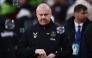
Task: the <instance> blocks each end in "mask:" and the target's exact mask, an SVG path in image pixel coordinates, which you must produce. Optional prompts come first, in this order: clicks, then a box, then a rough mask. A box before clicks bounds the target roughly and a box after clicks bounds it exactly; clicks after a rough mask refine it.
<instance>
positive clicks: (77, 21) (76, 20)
mask: <svg viewBox="0 0 92 58" xmlns="http://www.w3.org/2000/svg"><path fill="white" fill-rule="evenodd" d="M74 21H75V22H76V23H78V24H80V23H83V22H81V21H79V20H78V19H75V20H74Z"/></svg>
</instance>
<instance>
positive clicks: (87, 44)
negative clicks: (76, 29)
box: [81, 22, 92, 58]
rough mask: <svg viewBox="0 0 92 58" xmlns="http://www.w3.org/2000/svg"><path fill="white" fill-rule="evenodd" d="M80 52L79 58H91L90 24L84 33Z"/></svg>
mask: <svg viewBox="0 0 92 58" xmlns="http://www.w3.org/2000/svg"><path fill="white" fill-rule="evenodd" d="M81 52H82V54H81V58H92V22H91V23H90V24H89V25H88V27H87V28H86V30H85V32H84V35H83V38H82V49H81Z"/></svg>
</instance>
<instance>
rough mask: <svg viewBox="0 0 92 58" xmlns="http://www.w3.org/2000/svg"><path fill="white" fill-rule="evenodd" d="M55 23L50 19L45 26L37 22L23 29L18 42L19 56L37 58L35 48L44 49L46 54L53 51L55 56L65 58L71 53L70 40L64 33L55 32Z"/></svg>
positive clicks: (21, 57)
mask: <svg viewBox="0 0 92 58" xmlns="http://www.w3.org/2000/svg"><path fill="white" fill-rule="evenodd" d="M57 27H58V26H57V25H56V24H54V23H53V22H52V21H50V23H49V24H48V25H46V26H42V25H40V24H39V23H38V24H36V25H35V26H33V27H30V28H29V29H27V30H26V31H25V33H24V34H23V36H22V37H21V39H20V40H19V42H18V55H19V57H20V58H30V57H31V58H37V55H36V54H35V50H36V49H44V50H45V52H46V54H47V55H49V54H50V53H54V54H55V55H56V57H55V58H60V57H61V58H65V57H68V56H70V55H71V54H72V48H71V44H70V40H69V39H68V38H67V35H66V34H65V32H64V33H62V34H59V33H57ZM61 48H62V50H61Z"/></svg>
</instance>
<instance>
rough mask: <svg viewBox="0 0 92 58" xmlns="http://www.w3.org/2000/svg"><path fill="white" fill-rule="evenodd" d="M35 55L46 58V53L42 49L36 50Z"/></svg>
mask: <svg viewBox="0 0 92 58" xmlns="http://www.w3.org/2000/svg"><path fill="white" fill-rule="evenodd" d="M35 54H39V56H41V58H47V55H46V52H45V51H44V49H36V50H35Z"/></svg>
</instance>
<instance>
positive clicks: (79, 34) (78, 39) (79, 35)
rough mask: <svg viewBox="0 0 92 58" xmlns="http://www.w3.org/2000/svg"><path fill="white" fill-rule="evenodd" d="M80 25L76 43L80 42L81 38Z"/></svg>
mask: <svg viewBox="0 0 92 58" xmlns="http://www.w3.org/2000/svg"><path fill="white" fill-rule="evenodd" d="M80 27H81V26H80V25H78V30H77V32H76V40H75V41H76V43H77V44H79V43H80V38H81V31H80Z"/></svg>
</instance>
